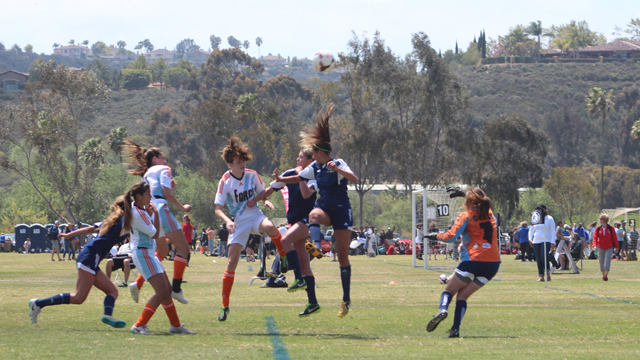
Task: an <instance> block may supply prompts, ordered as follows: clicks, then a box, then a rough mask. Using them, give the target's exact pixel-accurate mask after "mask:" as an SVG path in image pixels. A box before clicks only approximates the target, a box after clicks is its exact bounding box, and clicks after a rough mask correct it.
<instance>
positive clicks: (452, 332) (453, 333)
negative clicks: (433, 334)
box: [449, 328, 460, 338]
mask: <svg viewBox="0 0 640 360" xmlns="http://www.w3.org/2000/svg"><path fill="white" fill-rule="evenodd" d="M449 337H450V338H459V337H460V329H454V328H451V330H449Z"/></svg>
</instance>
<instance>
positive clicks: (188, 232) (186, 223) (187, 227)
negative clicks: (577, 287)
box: [182, 214, 195, 261]
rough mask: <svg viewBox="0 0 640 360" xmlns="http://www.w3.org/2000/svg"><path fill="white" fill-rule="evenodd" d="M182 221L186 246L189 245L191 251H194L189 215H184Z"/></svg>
mask: <svg viewBox="0 0 640 360" xmlns="http://www.w3.org/2000/svg"><path fill="white" fill-rule="evenodd" d="M182 221H184V224H183V225H182V232H183V233H184V238H185V239H187V244H189V247H190V248H191V250H194V249H195V247H194V246H193V225H191V218H189V215H187V214H185V215H184V216H183V217H182ZM187 261H188V260H187Z"/></svg>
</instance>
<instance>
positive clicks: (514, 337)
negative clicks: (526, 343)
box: [460, 335, 518, 339]
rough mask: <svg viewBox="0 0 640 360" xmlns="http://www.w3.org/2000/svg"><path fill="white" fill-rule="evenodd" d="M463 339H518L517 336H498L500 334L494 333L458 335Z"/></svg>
mask: <svg viewBox="0 0 640 360" xmlns="http://www.w3.org/2000/svg"><path fill="white" fill-rule="evenodd" d="M460 337H461V338H463V339H518V337H517V336H500V335H496V336H483V335H480V336H460Z"/></svg>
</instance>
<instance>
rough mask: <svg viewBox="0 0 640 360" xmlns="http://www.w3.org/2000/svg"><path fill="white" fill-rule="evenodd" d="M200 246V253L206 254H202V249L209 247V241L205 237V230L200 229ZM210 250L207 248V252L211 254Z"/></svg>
mask: <svg viewBox="0 0 640 360" xmlns="http://www.w3.org/2000/svg"><path fill="white" fill-rule="evenodd" d="M200 245H201V246H202V253H203V254H206V253H205V252H204V247H205V246H209V239H208V237H207V230H206V229H205V228H202V231H201V232H200ZM211 250H212V249H211V248H209V252H211Z"/></svg>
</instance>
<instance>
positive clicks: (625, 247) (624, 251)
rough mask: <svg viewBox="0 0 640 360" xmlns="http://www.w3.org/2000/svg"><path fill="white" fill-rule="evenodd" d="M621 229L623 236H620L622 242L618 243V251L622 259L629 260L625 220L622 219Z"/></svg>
mask: <svg viewBox="0 0 640 360" xmlns="http://www.w3.org/2000/svg"><path fill="white" fill-rule="evenodd" d="M621 229H622V231H623V232H624V236H623V238H622V240H623V241H622V244H620V248H621V251H619V253H620V254H622V256H623V258H622V259H623V260H625V259H626V260H629V232H628V231H627V220H622V226H621ZM618 259H620V256H618Z"/></svg>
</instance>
